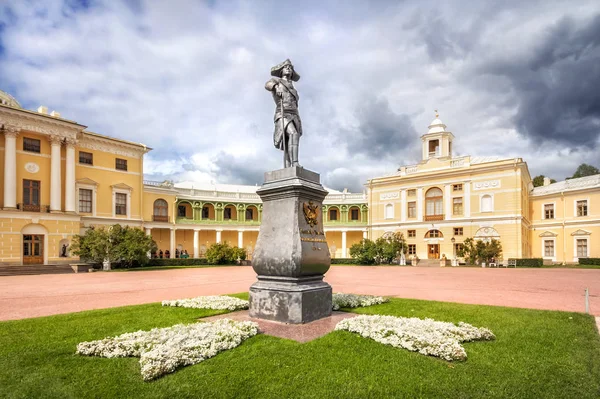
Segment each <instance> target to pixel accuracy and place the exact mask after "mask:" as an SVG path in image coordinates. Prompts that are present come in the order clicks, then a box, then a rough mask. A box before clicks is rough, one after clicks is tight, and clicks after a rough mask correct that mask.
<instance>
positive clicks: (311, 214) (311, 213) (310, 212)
mask: <svg viewBox="0 0 600 399" xmlns="http://www.w3.org/2000/svg"><path fill="white" fill-rule="evenodd" d="M302 205H303V209H304V219H306V223H308V224H309V225H310V227H315V226H316V225H317V224H318V223H319V221H318V220H317V217H318V216H319V205H313V203H312V201H308V204H307V203H306V202H304V203H303V204H302Z"/></svg>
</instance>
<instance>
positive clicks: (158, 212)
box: [153, 199, 169, 222]
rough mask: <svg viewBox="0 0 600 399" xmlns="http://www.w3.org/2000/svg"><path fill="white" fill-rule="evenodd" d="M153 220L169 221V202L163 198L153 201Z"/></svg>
mask: <svg viewBox="0 0 600 399" xmlns="http://www.w3.org/2000/svg"><path fill="white" fill-rule="evenodd" d="M153 219H154V221H155V222H168V221H169V204H167V201H165V200H164V199H157V200H156V201H154V217H153Z"/></svg>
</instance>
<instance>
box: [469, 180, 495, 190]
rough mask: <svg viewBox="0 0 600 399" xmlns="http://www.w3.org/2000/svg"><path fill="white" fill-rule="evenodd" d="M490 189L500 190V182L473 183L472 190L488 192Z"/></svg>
mask: <svg viewBox="0 0 600 399" xmlns="http://www.w3.org/2000/svg"><path fill="white" fill-rule="evenodd" d="M490 188H500V180H487V181H476V182H473V190H488V189H490Z"/></svg>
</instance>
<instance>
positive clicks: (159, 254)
mask: <svg viewBox="0 0 600 399" xmlns="http://www.w3.org/2000/svg"><path fill="white" fill-rule="evenodd" d="M158 257H159V258H160V259H162V258H163V251H162V249H161V250H160V251H158Z"/></svg>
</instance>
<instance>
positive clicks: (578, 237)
mask: <svg viewBox="0 0 600 399" xmlns="http://www.w3.org/2000/svg"><path fill="white" fill-rule="evenodd" d="M588 213H589V208H588ZM577 240H586V241H587V243H586V248H587V253H586V256H584V258H589V257H590V236H589V235H585V236H583V235H581V236H580V235H577V236H573V262H579V256H577Z"/></svg>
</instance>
